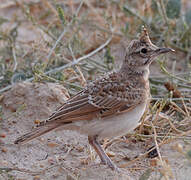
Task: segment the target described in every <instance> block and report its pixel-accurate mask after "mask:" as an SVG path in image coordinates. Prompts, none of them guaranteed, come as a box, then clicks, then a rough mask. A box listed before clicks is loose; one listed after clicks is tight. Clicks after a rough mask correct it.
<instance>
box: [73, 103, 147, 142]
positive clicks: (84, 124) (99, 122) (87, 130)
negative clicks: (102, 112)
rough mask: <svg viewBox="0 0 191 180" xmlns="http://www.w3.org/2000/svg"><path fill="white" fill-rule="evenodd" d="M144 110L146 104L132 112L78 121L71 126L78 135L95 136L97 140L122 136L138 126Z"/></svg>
mask: <svg viewBox="0 0 191 180" xmlns="http://www.w3.org/2000/svg"><path fill="white" fill-rule="evenodd" d="M145 109H146V103H142V104H140V105H138V106H137V107H136V108H134V109H133V110H131V111H128V112H126V113H122V114H120V115H117V116H114V117H110V118H104V119H94V120H91V121H78V122H75V123H72V124H73V125H72V126H73V128H74V129H76V130H77V131H79V132H80V133H82V134H86V135H88V136H95V135H96V136H98V137H99V138H111V137H116V136H122V135H125V134H127V133H128V132H130V131H133V130H134V129H135V128H136V127H137V126H138V125H139V120H140V119H141V117H142V115H143V114H144V111H145Z"/></svg>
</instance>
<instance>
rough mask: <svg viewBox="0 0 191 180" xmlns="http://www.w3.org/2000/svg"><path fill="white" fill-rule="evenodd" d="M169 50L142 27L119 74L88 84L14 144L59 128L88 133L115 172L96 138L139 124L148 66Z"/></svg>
mask: <svg viewBox="0 0 191 180" xmlns="http://www.w3.org/2000/svg"><path fill="white" fill-rule="evenodd" d="M170 51H173V50H172V49H169V48H158V47H157V46H155V45H153V44H152V43H151V41H150V39H149V36H148V33H147V31H146V29H145V28H144V29H143V31H142V34H141V37H140V39H139V40H133V41H132V42H131V43H130V45H129V46H128V47H127V48H126V55H125V56H124V57H123V65H122V67H121V69H120V70H119V71H117V72H112V73H109V74H107V75H106V76H104V77H102V78H99V79H97V80H95V81H93V82H91V83H90V84H88V85H87V86H86V87H85V88H84V89H83V90H82V91H81V92H79V93H78V94H76V95H75V96H74V97H72V98H70V99H69V100H68V101H67V102H66V103H64V104H63V105H62V106H61V107H60V108H58V109H57V110H56V111H55V112H54V113H53V114H52V115H51V116H50V117H49V118H48V119H47V120H46V121H44V122H41V123H40V124H39V125H38V127H37V128H36V129H34V130H33V131H32V132H29V133H28V134H25V135H23V136H21V137H20V138H18V139H17V140H16V141H15V144H20V143H24V142H27V141H29V140H31V139H33V138H36V137H39V136H40V135H42V134H45V133H47V132H49V131H51V130H53V129H56V128H60V127H62V128H63V129H69V130H76V131H79V132H80V133H83V134H87V135H88V140H89V143H90V144H91V145H92V146H93V147H94V149H95V150H96V152H97V153H98V155H99V156H100V158H101V160H102V162H103V163H105V164H107V165H108V166H109V167H111V168H112V169H115V165H114V164H113V163H112V162H111V160H110V159H109V157H108V156H107V155H106V154H105V153H104V151H103V149H102V148H101V146H100V144H99V143H98V141H97V138H105V137H114V136H121V135H124V134H126V133H127V132H129V131H131V130H133V129H134V128H135V127H136V126H137V125H138V124H139V120H140V118H141V116H142V115H143V113H144V111H145V109H146V107H147V105H148V102H149V99H150V90H149V81H148V76H149V65H150V64H151V62H152V61H153V59H154V58H155V57H156V56H158V55H160V54H162V53H167V52H170Z"/></svg>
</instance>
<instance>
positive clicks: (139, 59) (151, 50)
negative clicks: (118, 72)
mask: <svg viewBox="0 0 191 180" xmlns="http://www.w3.org/2000/svg"><path fill="white" fill-rule="evenodd" d="M173 51H174V50H173V49H170V48H166V47H157V46H155V45H154V44H153V43H152V42H151V40H150V38H149V35H148V32H147V30H146V28H145V27H143V29H142V32H141V35H140V37H139V39H138V40H132V41H131V43H130V44H129V46H128V47H127V49H126V57H125V64H127V65H128V66H129V67H131V68H136V69H144V68H148V67H149V65H150V64H151V63H152V61H153V60H154V59H155V58H156V57H157V56H159V55H160V54H164V53H168V52H173Z"/></svg>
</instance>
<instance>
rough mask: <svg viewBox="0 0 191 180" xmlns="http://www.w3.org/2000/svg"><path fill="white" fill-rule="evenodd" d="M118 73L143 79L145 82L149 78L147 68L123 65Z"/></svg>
mask: <svg viewBox="0 0 191 180" xmlns="http://www.w3.org/2000/svg"><path fill="white" fill-rule="evenodd" d="M119 73H121V74H123V75H124V76H126V77H128V76H134V77H137V78H143V79H144V80H145V81H147V80H148V78H149V73H150V72H149V66H145V67H137V66H136V67H135V66H129V65H127V64H123V65H122V67H121V69H120V70H119Z"/></svg>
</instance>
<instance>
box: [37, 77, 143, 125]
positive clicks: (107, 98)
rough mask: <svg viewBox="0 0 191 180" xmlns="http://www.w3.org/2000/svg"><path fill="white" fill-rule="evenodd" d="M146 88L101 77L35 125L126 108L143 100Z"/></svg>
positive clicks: (111, 113)
mask: <svg viewBox="0 0 191 180" xmlns="http://www.w3.org/2000/svg"><path fill="white" fill-rule="evenodd" d="M145 94H146V92H145V90H143V89H136V88H134V87H131V86H130V85H129V84H128V83H121V82H119V81H110V80H108V79H103V80H102V81H100V80H99V81H98V82H95V83H92V84H90V85H89V86H87V87H86V88H85V89H84V90H82V91H81V92H79V93H78V94H77V95H76V96H74V97H72V98H70V99H69V100H68V101H67V102H66V103H65V104H63V105H62V106H61V107H60V108H58V109H57V110H56V111H55V112H54V113H53V114H52V115H51V116H50V117H49V118H48V119H47V120H46V121H43V122H42V123H40V124H39V125H38V126H43V125H48V124H52V123H56V124H57V123H58V124H60V123H61V124H63V123H70V122H72V121H76V120H91V119H93V118H95V117H107V116H110V115H114V114H115V113H120V112H123V111H128V110H130V109H132V108H134V107H135V106H136V105H138V104H140V103H141V102H143V100H144V99H145V98H144V96H145Z"/></svg>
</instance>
